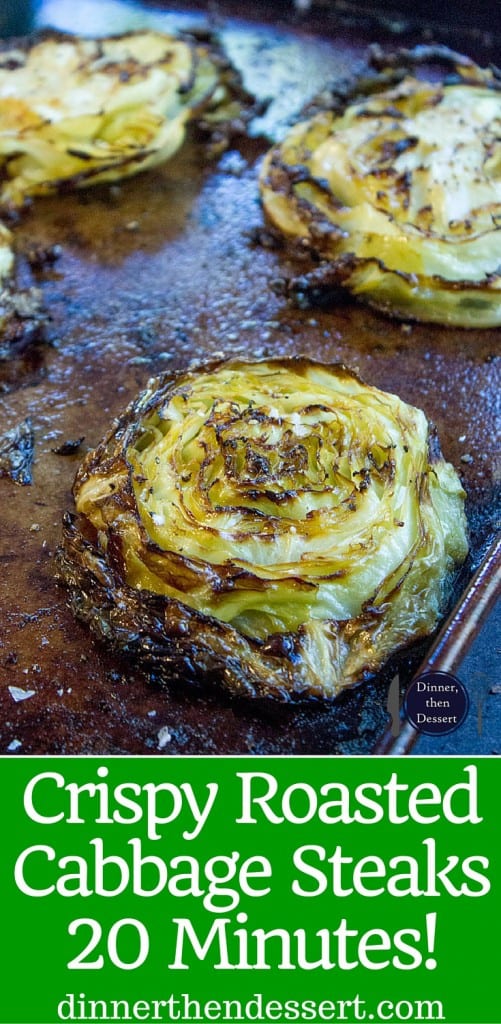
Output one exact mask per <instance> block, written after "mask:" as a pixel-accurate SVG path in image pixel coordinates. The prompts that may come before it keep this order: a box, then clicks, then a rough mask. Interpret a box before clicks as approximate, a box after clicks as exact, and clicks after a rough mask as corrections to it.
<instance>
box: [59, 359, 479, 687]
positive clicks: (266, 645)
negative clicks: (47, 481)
mask: <svg viewBox="0 0 501 1024" xmlns="http://www.w3.org/2000/svg"><path fill="white" fill-rule="evenodd" d="M74 496H75V503H76V509H77V513H78V515H77V516H74V515H67V516H66V517H65V525H64V542H63V547H62V549H61V552H60V555H59V564H60V569H61V572H62V575H63V577H64V579H65V580H66V582H67V584H68V585H69V587H70V592H71V603H72V606H73V609H74V611H75V612H76V614H77V615H78V616H80V617H81V618H83V619H85V620H86V621H88V622H89V623H90V625H91V626H92V628H93V629H94V630H95V632H97V633H98V634H100V635H101V636H102V637H104V638H105V639H107V640H109V641H111V643H112V644H114V646H115V647H116V648H117V649H119V650H121V651H125V652H128V653H130V652H133V653H135V654H137V655H138V656H139V657H140V658H142V659H143V660H144V661H145V662H146V664H148V665H149V667H150V668H152V669H153V670H154V672H155V674H156V675H157V677H159V678H160V679H163V680H164V681H166V682H168V681H169V679H172V678H173V677H179V678H184V679H186V678H188V679H190V678H196V679H198V680H205V681H207V680H209V679H212V678H218V679H219V681H221V682H222V683H223V685H225V686H226V687H227V688H228V689H229V690H231V691H233V692H235V693H245V694H247V695H250V696H258V695H263V694H266V695H270V696H273V697H279V698H282V699H287V698H288V697H290V696H293V695H295V696H299V695H314V696H322V697H332V696H334V695H335V694H336V693H337V692H338V691H339V689H340V688H341V687H343V686H346V685H348V684H350V683H354V682H356V681H358V680H360V679H362V678H363V677H364V675H366V674H367V673H372V672H374V671H375V670H377V669H379V668H380V667H381V666H382V665H383V663H384V662H385V661H386V659H387V658H388V657H389V655H390V654H391V653H392V652H393V651H395V650H396V649H397V648H399V647H401V646H402V645H404V644H407V643H408V642H409V641H411V640H412V639H414V638H415V637H419V636H423V635H426V634H427V633H429V632H430V631H431V630H433V628H434V626H435V624H436V622H437V618H438V616H439V615H440V612H441V610H442V608H443V605H444V599H445V596H446V594H447V588H448V583H449V578H450V574H451V572H452V571H453V570H454V568H455V566H456V565H457V564H458V563H460V562H461V561H462V560H463V559H464V557H465V555H466V551H467V542H466V535H465V518H464V513H463V499H464V493H463V490H462V488H461V484H460V482H459V479H458V477H457V475H456V473H455V471H454V469H453V467H452V466H451V465H449V464H448V463H446V462H445V461H444V459H443V457H442V456H441V454H440V451H439V449H438V445H437V443H436V441H435V439H434V438H433V436H432V435H430V431H429V427H428V424H427V421H426V419H425V416H424V414H423V413H422V412H421V411H420V410H418V409H415V408H413V407H412V406H409V405H406V404H405V403H404V402H402V401H400V399H398V398H397V397H396V396H395V395H391V394H386V393H385V392H383V391H379V390H378V389H377V388H374V387H370V386H368V385H367V384H364V383H363V382H362V381H361V380H360V379H359V378H358V377H357V376H355V374H353V373H351V372H349V371H348V370H347V369H345V368H344V367H343V366H340V365H337V366H336V365H335V366H322V365H320V364H317V363H315V362H310V361H308V360H306V359H301V358H297V359H290V360H287V359H282V360H279V359H276V360H269V361H264V362H256V363H250V362H249V363H247V362H243V361H230V362H219V363H213V364H208V365H207V366H205V367H202V368H200V369H198V370H194V371H191V372H186V373H181V374H177V375H170V376H167V377H164V378H162V379H160V380H153V381H151V382H150V384H149V386H148V388H147V390H146V391H145V392H144V393H143V394H141V395H140V396H139V397H138V398H137V399H136V400H135V401H134V402H133V403H132V404H131V405H130V406H129V408H128V409H127V410H126V412H125V414H124V415H123V416H122V418H121V419H120V420H119V421H118V422H117V423H116V424H115V426H114V428H113V429H112V431H111V433H110V434H109V435H108V436H107V437H106V438H105V440H104V441H103V442H102V443H101V444H100V445H99V447H98V448H97V449H96V450H95V451H93V452H91V453H89V455H88V456H87V457H86V459H85V461H84V462H83V464H82V466H81V468H80V469H79V471H78V474H77V477H76V480H75V484H74Z"/></svg>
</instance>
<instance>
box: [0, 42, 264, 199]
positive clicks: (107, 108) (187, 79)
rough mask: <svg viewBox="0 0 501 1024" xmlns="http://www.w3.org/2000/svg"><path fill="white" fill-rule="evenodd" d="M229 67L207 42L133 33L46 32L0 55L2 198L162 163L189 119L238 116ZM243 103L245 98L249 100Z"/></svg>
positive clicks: (236, 86) (113, 177) (238, 95)
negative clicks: (86, 35)
mask: <svg viewBox="0 0 501 1024" xmlns="http://www.w3.org/2000/svg"><path fill="white" fill-rule="evenodd" d="M243 96H244V92H243V89H242V88H241V85H240V80H239V78H238V75H237V74H236V72H235V71H234V69H233V68H232V67H231V66H230V65H229V64H228V62H227V61H225V60H224V58H222V56H221V54H220V53H219V52H218V51H217V49H216V48H215V47H213V46H211V45H210V44H209V43H206V42H202V41H200V42H197V41H195V40H192V39H190V38H182V37H179V36H174V35H165V34H163V33H159V32H154V31H148V30H144V31H139V32H133V33H129V34H127V35H123V36H116V37H109V38H103V39H85V38H79V37H76V36H71V35H59V34H56V33H46V34H45V35H44V36H43V37H42V38H41V39H40V40H39V41H35V42H34V43H33V44H32V45H28V46H26V47H21V46H15V47H10V48H7V49H4V50H2V52H1V53H0V170H1V185H0V202H2V203H3V204H4V205H14V206H16V205H19V204H20V203H21V202H22V201H23V199H24V198H25V197H26V196H34V195H41V194H45V193H49V192H53V191H57V190H58V189H61V188H76V187H80V186H85V185H92V184H96V183H99V182H110V181H117V180H119V179H121V178H124V177H127V176H129V175H131V174H136V173H137V172H138V171H141V170H144V169H146V168H148V167H152V166H154V165H156V164H159V163H162V162H163V161H165V160H167V159H169V157H171V156H172V155H173V153H175V151H176V150H177V149H178V148H179V146H180V145H181V143H182V141H183V139H184V134H185V127H186V124H187V122H188V120H190V118H193V117H195V116H196V117H201V118H203V120H204V123H206V124H213V125H217V124H218V123H219V122H224V121H228V122H229V121H232V120H234V119H236V118H237V117H239V116H241V115H242V104H241V102H240V100H241V99H242V97H243ZM247 99H249V97H247Z"/></svg>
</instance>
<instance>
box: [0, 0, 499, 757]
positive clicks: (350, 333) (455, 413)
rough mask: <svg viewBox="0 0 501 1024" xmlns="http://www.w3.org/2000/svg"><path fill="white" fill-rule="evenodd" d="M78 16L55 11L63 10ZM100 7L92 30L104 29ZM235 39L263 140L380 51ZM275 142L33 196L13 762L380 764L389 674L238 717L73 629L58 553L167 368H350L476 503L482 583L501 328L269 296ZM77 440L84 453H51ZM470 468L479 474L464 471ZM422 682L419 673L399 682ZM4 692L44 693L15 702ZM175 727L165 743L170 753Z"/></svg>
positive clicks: (8, 707) (19, 403) (3, 672)
mask: <svg viewBox="0 0 501 1024" xmlns="http://www.w3.org/2000/svg"><path fill="white" fill-rule="evenodd" d="M64 6H65V5H64V4H63V3H59V4H56V3H52V4H47V5H46V7H47V8H48V9H49V10H52V12H54V11H56V13H57V11H59V12H61V11H63V10H64ZM85 6H86V10H87V11H88V10H90V9H91V6H89V5H85ZM68 7H69V5H68ZM95 7H96V12H97V11H98V7H99V5H98V4H97V2H96V5H95ZM103 8H106V5H102V7H101V14H100V16H99V17H97V14H96V22H97V23H96V25H95V26H93V25H92V24H91V23H90V22H89V23H88V25H87V29H88V31H89V32H90V31H92V30H93V28H95V30H96V31H103V30H104V27H103V24H102V10H103ZM113 10H114V11H115V12H116V11H117V10H118V8H117V7H116V5H115V6H114V7H113ZM119 13H120V12H119ZM135 16H136V14H135ZM128 18H130V15H129V14H128V13H127V11H126V15H125V16H123V20H122V21H120V17H119V16H118V15H117V17H116V18H115V21H114V23H113V24H110V31H118V30H121V29H123V28H127V27H129V24H130V21H128V20H127V19H128ZM117 19H118V22H117ZM69 24H72V23H71V21H70V22H69ZM312 24H313V23H312ZM58 27H63V28H64V27H69V26H68V25H66V26H65V24H64V22H63V23H61V21H60V22H59V25H58ZM76 27H77V28H78V27H80V28H81V27H82V26H78V25H77V26H76ZM229 27H230V29H231V31H230V32H229V35H228V38H229V40H230V42H231V46H232V50H233V53H234V54H235V56H236V58H237V59H238V61H239V62H240V64H241V66H242V67H243V68H244V70H246V69H247V70H248V71H250V74H251V76H252V75H253V76H254V81H256V80H257V81H258V82H259V83H260V88H261V91H262V92H263V93H265V92H266V91H269V92H270V91H271V89H268V88H267V86H266V87H265V86H264V85H263V82H266V83H267V82H268V81H269V80H271V81H272V83H273V85H272V90H273V93H274V94H275V95H276V96H277V97H279V101H278V103H275V104H274V105H273V106H272V109H271V113H270V114H269V115H268V119H267V125H268V127H270V126H272V125H273V120H274V119H275V123H276V122H277V121H280V120H282V119H283V118H284V117H286V116H289V115H290V113H291V111H293V110H294V109H298V108H299V107H300V106H301V103H302V102H303V100H306V99H307V98H308V97H309V95H310V94H311V92H313V91H315V90H316V89H317V88H318V87H319V85H321V83H322V81H324V80H325V79H327V78H329V77H332V75H333V73H336V74H338V75H343V74H346V72H347V71H349V70H350V68H353V66H354V64H355V62H356V61H358V60H360V58H361V55H362V54H363V52H364V49H365V46H366V44H367V42H370V41H371V40H374V39H375V38H376V37H375V35H374V33H373V32H372V30H371V32H372V34H371V32H366V33H364V31H362V29H358V31H357V32H356V31H355V30H354V29H349V28H344V29H343V28H342V27H341V29H340V32H339V34H337V35H336V36H335V38H333V39H332V41H331V42H329V41H328V40H327V39H326V38H324V36H326V35H327V33H323V34H322V38H321V39H320V38H319V35H316V34H315V33H312V32H310V31H306V30H305V28H304V27H303V28H299V27H296V28H287V29H286V28H284V27H281V28H276V29H274V30H273V31H270V30H269V29H267V28H265V27H260V26H259V25H257V24H254V25H250V24H248V23H245V22H240V21H233V22H230V23H229ZM314 27H315V28H316V30H317V32H319V27H318V23H317V24H316V25H314ZM399 41H400V40H399ZM407 41H408V40H406V42H407ZM493 56H494V55H493ZM265 75H266V77H264V76H265ZM265 148H266V143H265V142H264V141H263V140H261V139H259V138H256V139H254V140H251V141H248V142H247V143H246V144H245V146H243V147H240V149H239V151H238V152H237V151H236V150H234V151H231V152H230V153H228V154H226V155H224V156H223V157H222V158H221V159H220V160H219V162H218V163H216V164H213V165H211V166H208V165H205V166H204V152H203V149H202V146H201V144H199V143H198V142H197V141H196V140H194V139H192V140H190V141H189V142H188V143H187V144H186V145H185V147H184V148H183V150H182V151H181V153H179V154H178V156H177V157H176V158H175V159H174V160H172V162H171V163H169V164H168V165H166V166H165V167H164V168H162V169H161V170H158V171H156V172H152V173H149V174H145V175H143V176H140V177H138V178H136V179H133V180H131V181H129V182H127V183H125V184H123V185H122V186H121V187H120V189H119V190H116V189H111V190H110V189H108V188H103V189H100V190H94V191H89V192H88V193H82V194H81V195H79V196H76V197H75V196H64V197H59V198H57V199H56V198H54V199H47V200H40V201H38V202H37V203H36V204H34V205H33V207H32V208H31V210H30V211H28V212H27V214H26V215H24V216H23V218H22V221H21V223H20V224H19V226H18V227H17V228H16V238H17V248H18V252H19V259H20V271H19V283H20V284H22V285H23V286H26V285H28V284H33V283H36V284H38V285H39V286H40V287H41V288H42V290H43V295H44V300H45V303H46V305H47V307H48V309H49V310H50V315H51V329H50V333H51V335H52V337H53V339H54V346H53V347H45V348H43V349H41V350H39V352H38V355H37V357H36V358H34V359H32V360H29V361H28V362H27V365H26V367H25V370H26V375H25V376H24V377H23V379H22V384H23V386H21V387H17V388H16V389H14V390H11V391H10V392H9V393H6V394H3V395H2V396H1V397H0V424H1V426H0V429H1V430H2V431H3V430H4V429H6V428H7V427H8V426H10V425H12V424H14V423H17V422H19V421H21V420H23V419H24V418H25V417H26V416H27V415H29V416H31V418H32V420H33V424H34V429H35V437H36V449H35V464H34V481H33V484H32V485H31V486H28V487H20V486H17V485H15V484H14V483H12V482H11V481H10V480H7V479H1V480H0V501H1V508H2V513H1V520H2V530H1V561H2V568H1V579H0V587H1V592H2V599H1V600H2V608H3V611H2V639H1V646H0V702H1V705H0V723H1V724H0V752H2V753H3V752H5V751H6V750H7V749H8V748H9V744H11V743H12V741H13V740H17V741H19V743H21V747H18V748H17V749H18V750H19V752H20V753H25V754H30V753H80V752H84V753H96V754H97V753H104V752H108V753H123V752H127V753H137V754H146V753H153V752H156V751H157V750H159V749H161V750H162V752H164V753H202V752H204V753H205V752H208V753H260V754H263V753H286V754H288V753H328V752H332V753H335V752H348V751H351V752H366V751H368V750H371V749H373V748H374V745H375V743H376V741H377V739H378V737H379V736H380V735H381V733H382V732H383V730H384V727H385V725H386V722H387V715H386V709H385V703H386V691H387V685H388V678H391V674H390V676H388V674H387V675H386V676H385V677H384V678H383V679H380V680H378V681H376V682H375V683H374V684H368V685H366V686H365V687H361V688H358V689H357V690H356V691H353V692H351V693H348V694H346V695H344V697H343V698H342V699H341V700H340V701H339V702H338V703H337V705H335V706H331V707H324V706H321V705H316V706H311V705H310V706H309V707H306V706H303V707H295V708H282V707H258V706H256V705H251V706H249V705H243V704H238V705H237V704H231V703H229V702H227V701H225V700H224V699H221V698H220V696H219V695H201V694H190V693H187V692H182V691H181V692H175V693H167V692H165V691H161V690H160V689H158V688H156V687H155V685H154V684H152V683H151V681H148V680H147V679H146V678H145V676H144V675H142V674H141V673H140V672H139V671H137V670H136V669H135V668H134V667H133V666H132V665H127V664H125V663H124V662H120V661H118V660H117V659H116V658H115V657H113V656H111V655H109V654H107V652H105V651H104V650H103V648H102V647H101V646H98V645H97V643H95V642H94V641H93V640H92V639H91V637H90V636H89V634H88V632H87V630H86V629H85V627H83V626H81V625H80V624H78V623H76V622H75V621H74V620H73V618H72V616H71V614H70V612H69V611H68V609H67V607H66V595H65V592H64V590H62V589H61V588H60V587H59V586H58V585H57V584H56V582H55V579H54V566H53V558H52V555H53V552H54V550H55V548H56V546H57V544H58V541H59V537H60V521H61V514H62V512H63V510H64V509H66V508H70V507H71V496H70V488H71V483H72V480H73V476H74V473H75V470H76V466H77V464H78V461H79V460H80V458H81V457H82V453H83V452H84V451H85V450H86V449H87V448H88V447H93V446H94V445H95V444H96V443H97V442H98V441H99V439H100V438H101V436H102V435H103V433H104V432H105V430H106V429H107V427H108V425H109V423H110V421H111V419H112V417H113V416H115V415H116V414H117V413H118V412H119V411H120V410H121V409H122V408H123V406H124V405H125V404H126V403H127V402H128V401H129V399H130V398H131V397H132V396H133V395H134V394H135V393H136V392H137V391H138V390H139V389H140V388H141V387H143V386H144V384H145V383H146V381H147V379H148V377H149V376H151V375H152V374H154V373H158V372H159V371H161V370H162V369H163V368H166V367H169V368H174V367H181V366H185V365H186V364H187V362H188V361H189V360H190V359H192V358H200V357H202V358H203V357H204V356H207V355H214V354H215V353H216V352H217V353H223V354H225V355H227V356H231V355H235V354H237V353H245V354H247V355H250V354H254V355H255V356H260V355H267V354H270V355H282V354H292V353H299V352H303V353H306V354H309V355H314V356H315V357H316V358H319V359H323V360H326V361H335V360H341V361H343V362H345V363H346V364H348V365H349V366H351V367H353V368H355V369H356V370H358V371H359V372H360V373H361V375H362V376H363V377H364V378H365V379H366V380H367V381H369V382H371V383H373V384H375V385H377V386H378V387H381V388H385V389H387V390H391V391H395V392H397V393H398V394H399V395H400V396H401V397H402V398H403V399H405V400H406V401H408V402H412V403H414V404H416V405H419V406H421V407H422V408H423V409H424V410H425V412H426V413H427V415H428V416H429V417H430V418H431V419H432V420H434V421H435V423H436V424H437V426H438V429H439V433H440V437H441V440H442V446H443V449H444V453H445V455H446V457H447V458H448V459H450V460H452V461H453V462H454V464H455V465H456V467H457V468H458V469H459V470H460V472H461V476H462V478H463V479H464V482H465V486H466V488H467V490H468V493H469V515H470V522H471V528H472V553H473V558H472V562H471V564H470V565H469V566H468V567H467V573H468V574H470V575H471V574H472V572H473V568H474V564H475V562H478V559H479V557H480V556H481V553H482V551H483V550H484V548H485V545H486V542H487V540H488V538H489V537H490V536H491V534H492V529H493V526H492V523H493V513H492V508H493V495H494V488H495V477H496V468H495V467H496V450H497V448H498V442H499V434H498V436H497V437H496V423H497V431H499V406H497V407H496V403H498V402H499V382H500V376H499V360H498V359H496V357H497V356H499V350H500V346H499V343H500V332H498V331H483V332H476V331H468V332H466V331H459V330H445V329H441V328H438V327H432V326H417V325H416V326H412V327H411V326H407V325H401V324H399V323H393V322H392V321H391V320H389V319H386V318H384V317H382V316H379V315H377V314H375V313H372V312H370V311H368V310H366V309H364V308H362V307H357V306H355V305H353V304H351V303H349V302H347V303H346V304H344V305H342V306H338V307H337V308H333V309H331V310H329V311H325V310H324V311H319V310H306V311H298V310H295V309H291V308H289V307H288V306H287V304H286V302H285V300H283V299H281V298H278V297H277V296H276V295H275V294H274V293H273V291H272V290H271V288H270V283H271V282H272V281H273V280H274V279H276V278H277V277H279V276H281V275H282V274H283V273H284V272H285V273H286V272H288V271H291V270H292V269H293V268H292V266H291V265H290V264H287V263H286V262H285V260H284V257H283V255H282V254H281V253H280V252H276V251H273V250H269V249H267V248H263V247H260V246H256V245H255V244H253V242H252V241H251V238H250V236H249V233H250V234H252V229H254V228H258V227H259V226H261V225H262V215H261V211H260V206H259V202H258V191H257V184H256V168H257V166H258V162H259V159H260V156H261V155H262V153H263V152H264V150H265ZM56 243H57V244H60V245H61V246H62V255H61V258H60V259H59V260H58V262H57V263H56V264H55V266H54V267H53V268H52V269H49V270H47V271H44V272H42V273H36V272H34V271H33V270H31V269H30V267H29V264H28V262H27V260H26V258H25V254H26V253H27V252H28V251H29V250H30V249H33V248H34V247H38V246H41V247H45V246H49V245H54V244H56ZM296 269H297V268H296ZM18 382H19V381H18ZM496 417H497V419H496ZM82 435H85V441H84V442H83V445H82V447H81V449H80V453H79V454H77V455H73V456H69V457H62V456H60V455H56V454H54V453H53V451H52V449H53V448H55V447H57V446H58V445H60V444H61V443H62V442H63V441H65V440H67V439H75V438H78V437H81V436H82ZM465 455H466V456H470V455H471V456H472V460H473V461H461V456H465ZM498 478H499V467H498ZM466 579H467V575H466V576H464V578H463V583H464V582H465V580H466ZM422 654H423V648H421V649H420V651H419V652H418V653H417V654H416V655H415V658H414V663H415V662H416V659H417V660H419V657H420V656H422ZM410 671H411V668H410V663H409V664H407V663H406V664H404V666H403V669H402V670H401V679H402V682H403V683H404V682H405V678H406V675H407V676H408V675H409V673H410ZM9 686H17V687H21V688H22V689H24V690H34V691H35V694H34V695H33V696H31V697H29V698H28V699H26V700H23V701H19V702H18V703H16V702H15V701H14V699H13V697H12V695H11V692H10V691H9V690H8V687H9ZM165 726H167V727H168V730H169V734H170V739H167V741H166V742H164V744H163V746H159V742H160V741H159V738H158V733H159V731H160V730H162V729H163V728H164V727H165ZM162 735H163V738H164V740H165V739H166V737H165V733H163V734H162Z"/></svg>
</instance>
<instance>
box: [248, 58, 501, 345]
mask: <svg viewBox="0 0 501 1024" xmlns="http://www.w3.org/2000/svg"><path fill="white" fill-rule="evenodd" d="M462 70H463V73H464V74H465V75H466V74H468V75H469V78H468V80H461V78H459V79H458V81H456V82H455V83H454V84H450V85H448V84H430V83H428V82H424V81H420V80H418V79H416V78H413V77H412V76H407V77H406V78H405V79H404V80H403V81H402V82H401V83H400V84H399V85H397V86H396V87H394V88H391V89H387V90H386V91H384V92H380V93H377V94H375V95H372V96H370V97H368V98H364V99H362V100H358V101H356V102H352V103H350V104H348V106H347V107H346V109H345V110H344V112H343V113H335V112H333V111H331V110H326V111H321V112H320V113H317V114H316V115H315V116H314V117H312V118H310V119H309V120H307V121H303V122H301V123H300V124H297V125H296V126H295V127H293V128H292V129H291V130H290V132H289V133H288V135H287V136H286V138H285V140H284V141H283V142H282V144H281V145H278V146H276V147H275V148H274V149H273V150H272V151H271V152H270V153H269V154H268V156H267V158H266V160H265V163H264V167H263V171H262V175H261V191H262V198H263V203H264V208H265V210H266V213H267V215H268V217H269V219H270V220H271V222H272V223H273V224H274V225H275V226H276V227H277V228H279V230H280V232H282V233H283V234H284V235H285V236H287V237H289V238H292V239H299V240H301V241H302V243H303V244H305V243H306V244H307V245H309V246H310V247H311V250H312V251H313V252H314V253H316V254H317V255H318V256H320V257H321V259H322V260H323V261H328V263H326V264H325V265H323V266H321V267H320V268H319V269H318V270H317V271H316V272H313V274H312V275H311V281H310V282H309V284H311V285H312V287H321V286H322V284H325V285H327V286H330V287H332V285H335V284H342V285H344V286H345V287H347V288H348V289H349V290H350V291H351V292H353V294H355V295H357V296H360V297H361V298H363V299H365V300H366V301H369V302H371V303H372V304H374V305H375V306H378V307H381V308H382V309H384V310H385V311H388V312H390V313H392V314H394V315H396V316H401V317H408V318H415V319H418V320H430V321H435V322H437V323H444V324H454V325H457V326H462V327H492V326H495V325H498V324H501V276H500V267H501V233H500V229H501V175H500V169H501V143H500V136H501V92H500V91H499V83H496V81H495V80H494V77H493V75H492V74H491V73H490V72H483V71H481V70H480V69H476V70H477V77H472V75H473V72H472V69H471V67H468V68H467V69H466V70H465V69H462Z"/></svg>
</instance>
